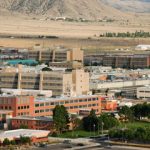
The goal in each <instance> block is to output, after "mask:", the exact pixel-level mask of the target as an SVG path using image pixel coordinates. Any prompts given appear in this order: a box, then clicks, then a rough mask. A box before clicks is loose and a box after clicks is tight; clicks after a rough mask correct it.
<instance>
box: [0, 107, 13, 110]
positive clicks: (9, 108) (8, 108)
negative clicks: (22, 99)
mask: <svg viewBox="0 0 150 150" xmlns="http://www.w3.org/2000/svg"><path fill="white" fill-rule="evenodd" d="M0 109H3V110H11V109H12V107H11V106H0Z"/></svg>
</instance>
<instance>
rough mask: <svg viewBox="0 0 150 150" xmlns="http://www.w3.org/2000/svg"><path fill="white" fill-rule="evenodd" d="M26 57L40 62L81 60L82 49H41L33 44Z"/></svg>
mask: <svg viewBox="0 0 150 150" xmlns="http://www.w3.org/2000/svg"><path fill="white" fill-rule="evenodd" d="M28 58H29V59H35V60H39V61H42V62H65V61H80V62H83V51H82V50H80V49H71V50H70V49H64V48H59V49H42V48H41V47H40V46H35V47H34V49H32V50H29V51H28Z"/></svg>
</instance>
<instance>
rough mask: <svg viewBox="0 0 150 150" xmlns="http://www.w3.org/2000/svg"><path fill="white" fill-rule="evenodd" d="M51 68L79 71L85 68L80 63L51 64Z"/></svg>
mask: <svg viewBox="0 0 150 150" xmlns="http://www.w3.org/2000/svg"><path fill="white" fill-rule="evenodd" d="M49 67H57V68H68V69H79V68H83V63H82V62H79V61H67V62H50V63H49Z"/></svg>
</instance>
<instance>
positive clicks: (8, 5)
mask: <svg viewBox="0 0 150 150" xmlns="http://www.w3.org/2000/svg"><path fill="white" fill-rule="evenodd" d="M0 8H1V9H2V10H4V11H7V12H11V13H14V12H17V13H20V14H28V15H32V16H37V15H38V17H43V16H44V17H70V18H76V19H78V18H85V19H90V20H96V19H103V18H108V19H110V18H111V19H117V20H121V19H126V20H127V19H130V18H133V16H132V15H130V14H127V13H125V12H122V11H120V10H118V9H116V8H113V7H112V6H111V5H110V6H108V5H106V4H104V3H103V2H102V1H101V0H0Z"/></svg>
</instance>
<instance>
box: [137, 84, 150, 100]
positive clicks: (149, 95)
mask: <svg viewBox="0 0 150 150" xmlns="http://www.w3.org/2000/svg"><path fill="white" fill-rule="evenodd" d="M136 94H137V98H143V99H150V86H145V87H138V88H137V93H136Z"/></svg>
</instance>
